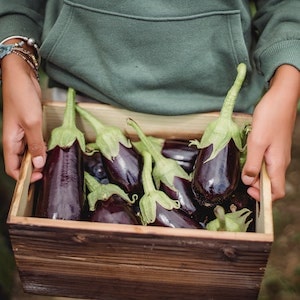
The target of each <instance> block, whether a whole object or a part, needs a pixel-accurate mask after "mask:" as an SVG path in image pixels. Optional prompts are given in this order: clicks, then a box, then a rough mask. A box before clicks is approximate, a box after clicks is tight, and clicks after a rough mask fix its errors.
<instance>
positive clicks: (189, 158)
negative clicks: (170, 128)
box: [133, 136, 199, 174]
mask: <svg viewBox="0 0 300 300" xmlns="http://www.w3.org/2000/svg"><path fill="white" fill-rule="evenodd" d="M148 139H150V140H151V142H152V144H153V145H154V146H156V147H157V149H158V150H159V151H160V152H161V154H162V155H163V156H164V157H167V158H172V159H174V160H176V161H177V163H178V164H179V165H180V166H181V167H182V168H183V169H184V170H185V171H186V172H187V173H188V174H189V173H191V172H192V171H193V168H194V164H195V160H196V157H197V154H198V152H199V150H198V149H197V147H195V146H193V145H191V146H190V145H189V143H190V142H189V141H188V140H178V139H174V140H173V139H161V138H156V137H152V136H148ZM133 144H134V146H135V147H136V148H137V149H139V151H140V152H141V151H142V147H143V145H142V142H140V141H138V142H134V143H133Z"/></svg>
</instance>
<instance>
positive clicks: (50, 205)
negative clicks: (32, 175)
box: [35, 140, 84, 220]
mask: <svg viewBox="0 0 300 300" xmlns="http://www.w3.org/2000/svg"><path fill="white" fill-rule="evenodd" d="M83 168H84V166H83V153H82V151H81V149H80V146H79V143H78V142H77V140H76V141H75V142H74V143H73V144H72V146H71V147H69V148H61V147H59V146H56V147H55V148H53V149H52V150H50V151H48V153H47V160H46V164H45V167H44V169H43V178H42V179H41V180H42V182H41V190H40V192H39V196H38V199H37V204H36V210H35V216H36V217H40V218H50V219H63V220H80V218H81V212H82V206H83V202H84V172H83Z"/></svg>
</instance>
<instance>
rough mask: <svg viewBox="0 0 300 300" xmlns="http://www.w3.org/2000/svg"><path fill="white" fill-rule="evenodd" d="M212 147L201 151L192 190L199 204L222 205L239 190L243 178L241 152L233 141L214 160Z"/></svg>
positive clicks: (196, 164)
mask: <svg viewBox="0 0 300 300" xmlns="http://www.w3.org/2000/svg"><path fill="white" fill-rule="evenodd" d="M212 147H213V146H212V145H209V146H208V147H206V148H203V149H201V150H200V153H199V155H198V157H197V160H196V163H195V170H194V174H193V180H192V188H193V190H194V193H195V196H196V198H197V199H198V201H199V202H201V203H202V204H204V205H206V204H207V203H209V205H216V204H218V203H222V202H224V201H225V199H226V198H228V197H229V196H230V195H231V194H232V193H233V192H234V190H235V189H236V188H237V185H238V183H239V179H240V177H241V168H240V151H239V150H238V148H237V147H236V146H235V144H234V142H233V140H232V139H231V140H230V141H229V143H227V144H226V145H225V147H224V148H223V149H222V150H221V151H220V152H219V153H218V154H217V156H216V157H214V159H212V160H208V161H207V159H208V158H209V156H210V155H211V152H212Z"/></svg>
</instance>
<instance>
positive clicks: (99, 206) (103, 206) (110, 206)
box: [84, 172, 140, 225]
mask: <svg viewBox="0 0 300 300" xmlns="http://www.w3.org/2000/svg"><path fill="white" fill-rule="evenodd" d="M84 178H85V182H86V185H87V189H88V195H87V199H88V204H89V209H90V211H91V213H90V217H89V220H90V221H92V222H102V223H114V224H132V225H139V224H140V222H139V219H138V218H137V217H136V215H135V211H134V209H133V207H132V204H133V202H134V201H133V200H131V199H130V198H129V197H128V195H127V194H126V193H125V192H124V191H123V190H122V189H121V188H120V187H119V186H117V185H115V184H111V183H108V184H101V183H100V182H99V181H97V179H95V178H94V177H93V176H91V175H90V174H89V173H88V172H85V173H84Z"/></svg>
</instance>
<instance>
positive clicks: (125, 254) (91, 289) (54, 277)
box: [7, 103, 273, 300]
mask: <svg viewBox="0 0 300 300" xmlns="http://www.w3.org/2000/svg"><path fill="white" fill-rule="evenodd" d="M81 105H82V106H83V107H85V108H86V109H88V110H89V111H91V112H92V113H93V114H95V115H97V116H98V117H99V118H100V119H101V120H102V121H103V122H104V123H107V124H115V125H117V126H120V127H121V128H124V130H125V132H126V133H127V134H128V135H133V131H132V129H131V128H129V126H126V119H127V118H128V117H131V118H133V119H134V120H136V121H137V122H138V123H139V124H140V125H141V127H142V128H143V130H144V131H145V132H146V133H147V134H151V135H155V136H164V137H168V138H186V139H190V138H197V137H199V136H200V135H201V133H202V132H203V130H204V128H205V127H206V125H207V123H208V122H210V121H211V120H213V119H215V118H216V116H217V114H216V113H208V114H195V115H188V116H178V117H177V116H176V117H165V116H153V115H145V114H141V113H134V112H130V111H127V110H121V109H115V108H112V107H110V106H107V105H95V104H81ZM63 111H64V104H59V103H47V104H45V106H44V120H46V122H45V128H44V129H45V136H46V138H47V136H48V133H49V132H50V130H51V129H52V128H54V127H56V126H59V125H60V124H61V121H62V115H63ZM234 118H235V120H236V121H237V122H238V123H239V124H241V125H242V124H244V123H247V122H250V121H251V117H250V116H248V115H243V114H236V115H235V116H234ZM78 124H79V127H80V128H81V129H82V130H83V131H84V132H85V133H86V138H87V140H93V139H94V132H93V130H92V129H91V128H90V127H89V126H88V124H87V123H85V122H84V121H82V120H78ZM31 172H32V167H31V157H30V155H29V154H27V155H26V156H25V158H24V161H23V164H22V172H21V177H20V180H19V181H18V182H17V184H16V188H15V193H14V196H13V200H12V204H11V208H10V212H9V216H8V220H7V221H8V225H9V233H10V238H11V242H12V246H13V251H14V255H15V259H16V263H17V267H18V270H19V273H20V277H21V280H22V283H23V287H24V290H25V292H28V293H34V294H41V295H54V296H65V297H74V298H76V297H77V298H85V299H104V300H108V299H114V300H115V299H120V300H121V299H122V300H125V299H126V300H128V299H144V300H148V299H153V300H154V299H155V300H157V299H162V300H166V299H183V300H185V299H230V300H233V299H256V298H257V295H258V292H259V288H260V284H261V280H262V277H263V275H264V271H265V267H266V264H267V260H268V257H269V253H270V248H271V245H272V242H273V221H272V203H271V193H270V181H269V179H268V176H267V174H266V171H265V169H264V167H263V168H262V172H261V187H262V188H261V200H260V203H259V204H257V215H256V232H247V233H230V232H211V231H205V230H195V229H174V228H162V227H151V226H137V225H114V224H101V223H91V222H81V221H64V220H50V219H42V218H35V217H32V216H31V215H32V207H33V195H32V194H33V189H32V187H31V185H30V182H29V178H30V174H31Z"/></svg>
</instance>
